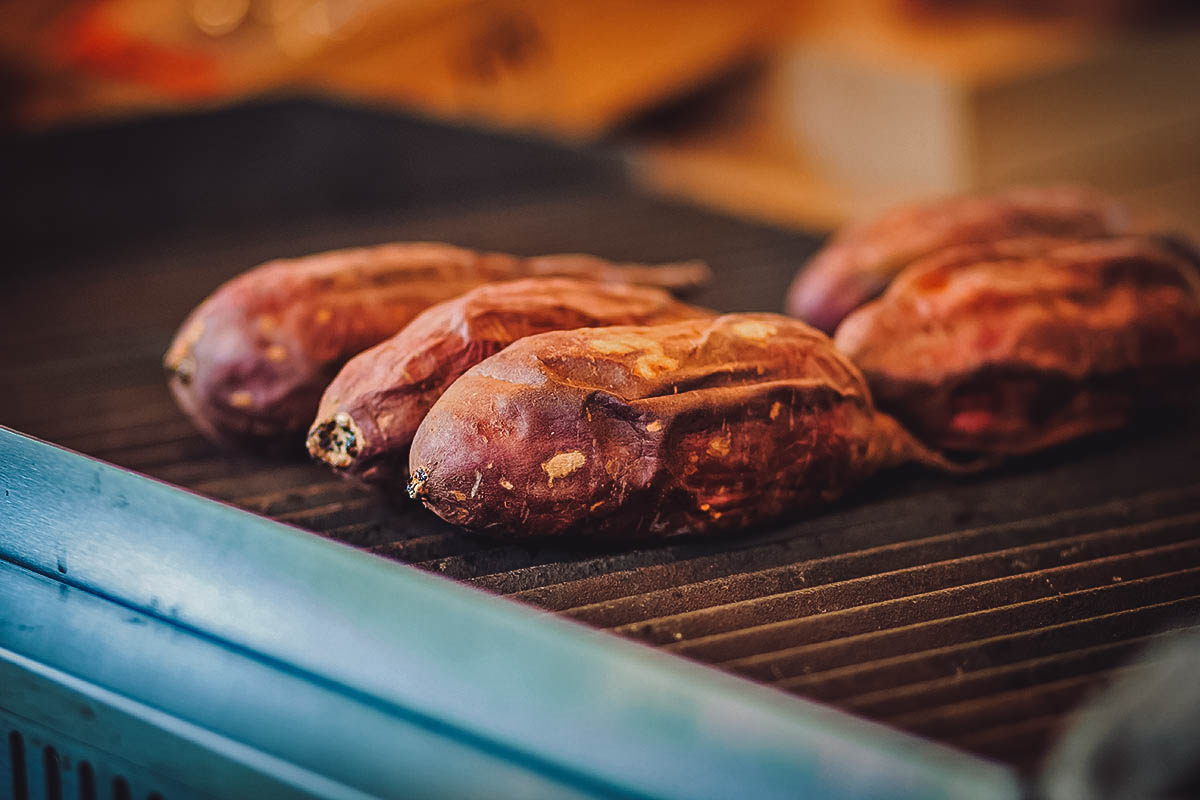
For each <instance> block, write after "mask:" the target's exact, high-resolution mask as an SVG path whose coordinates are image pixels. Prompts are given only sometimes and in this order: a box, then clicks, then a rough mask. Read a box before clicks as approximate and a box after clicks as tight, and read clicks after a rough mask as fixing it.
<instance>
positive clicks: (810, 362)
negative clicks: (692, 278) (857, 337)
mask: <svg viewBox="0 0 1200 800" xmlns="http://www.w3.org/2000/svg"><path fill="white" fill-rule="evenodd" d="M910 444H911V440H910V439H908V437H907V436H906V435H905V434H904V432H903V431H901V430H900V429H899V428H898V427H897V426H896V425H895V423H894V421H892V420H890V419H888V418H886V417H883V416H881V415H877V414H876V413H875V411H874V408H873V406H872V402H871V397H870V394H869V392H868V390H867V387H866V384H865V382H864V381H863V379H862V376H861V375H860V373H859V372H858V370H857V369H856V368H855V367H854V365H853V364H851V363H850V361H849V360H848V359H846V358H845V356H843V355H841V354H840V353H838V352H837V351H836V350H835V349H834V348H833V347H832V344H831V343H830V341H829V339H828V338H827V337H826V336H825V335H824V334H822V333H820V332H819V331H816V330H814V329H812V328H810V327H809V326H808V325H805V324H804V323H802V322H799V321H798V320H793V319H789V318H787V317H783V316H779V315H775V314H728V315H724V316H721V317H716V318H710V319H699V320H689V321H685V322H679V323H673V324H668V325H658V326H652V327H614V328H592V329H583V330H574V331H560V332H554V333H544V334H539V335H537V336H530V337H527V338H525V339H521V340H519V341H517V342H515V343H514V344H512V345H510V346H509V347H507V348H506V349H504V350H502V351H501V352H500V353H498V354H496V355H494V356H492V357H491V358H489V359H487V360H486V361H484V362H482V363H480V364H478V365H477V366H475V367H473V368H472V369H470V370H469V371H468V372H466V373H465V374H464V375H463V376H462V377H461V378H459V379H458V380H457V381H455V383H454V384H453V385H451V386H450V388H449V389H447V390H446V392H445V393H444V394H443V395H442V397H441V398H440V399H439V400H438V401H437V403H435V404H434V406H433V408H432V409H431V410H430V411H429V414H428V415H427V416H426V417H425V420H424V421H423V422H422V423H421V426H420V427H419V428H418V430H417V434H416V437H415V438H414V440H413V445H412V450H411V453H410V457H409V468H410V471H411V474H412V479H411V481H410V483H409V493H410V496H412V497H414V498H419V499H421V500H422V501H423V502H424V503H425V505H427V506H428V507H429V508H431V509H432V510H433V511H434V512H436V513H437V514H438V515H439V516H441V517H443V518H444V519H446V520H448V521H450V522H452V523H455V524H458V525H462V526H465V527H467V528H471V529H474V530H477V531H479V532H481V533H484V534H487V535H491V536H495V537H500V538H508V539H523V538H533V537H556V536H557V537H586V538H601V539H615V540H624V541H636V540H649V539H659V538H664V537H670V536H677V535H682V534H700V533H713V532H722V531H737V530H741V529H743V528H746V527H747V526H752V525H754V524H756V523H760V522H764V521H767V520H771V519H775V518H777V517H781V516H786V515H794V514H798V513H801V512H804V511H805V510H811V509H814V508H818V507H821V506H823V505H825V504H827V503H829V502H830V501H832V500H834V499H835V498H837V497H838V496H840V495H841V494H842V493H843V492H844V491H846V490H847V489H849V488H850V487H852V486H854V485H855V484H856V483H858V482H859V481H861V480H862V479H864V478H865V477H867V476H868V475H870V474H872V473H873V472H875V471H876V470H877V469H879V468H880V467H882V466H885V465H887V464H891V463H896V462H898V461H903V460H907V459H909V458H914V457H919V456H918V455H917V454H915V453H914V451H913V449H912V447H910Z"/></svg>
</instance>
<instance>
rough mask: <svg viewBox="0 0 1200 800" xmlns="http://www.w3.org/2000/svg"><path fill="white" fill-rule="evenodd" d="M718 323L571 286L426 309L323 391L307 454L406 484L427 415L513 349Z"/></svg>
mask: <svg viewBox="0 0 1200 800" xmlns="http://www.w3.org/2000/svg"><path fill="white" fill-rule="evenodd" d="M712 315H713V312H710V311H708V310H707V309H702V308H699V307H696V306H692V305H688V304H686V303H682V302H680V301H678V300H676V299H675V298H673V297H672V296H671V295H670V294H668V293H667V292H664V291H662V290H661V289H655V288H652V287H644V286H632V285H621V284H604V283H597V282H595V281H588V280H580V279H574V278H525V279H521V280H516V281H507V282H503V283H493V284H487V285H484V286H481V287H479V288H477V289H474V290H472V291H470V292H467V293H466V294H464V295H461V296H460V297H457V298H455V299H453V300H447V301H445V302H443V303H439V304H437V305H435V306H433V307H431V308H429V309H428V310H426V311H425V312H423V313H422V314H421V315H420V316H418V317H417V318H416V319H415V320H413V322H412V323H410V324H409V325H407V326H405V328H404V329H403V330H401V331H400V332H399V333H397V334H396V335H395V336H393V337H391V338H390V339H388V340H386V341H384V342H382V343H380V344H379V345H376V346H375V347H372V348H371V349H369V350H366V351H365V352H363V353H360V354H359V355H357V356H355V357H354V358H353V359H351V360H350V362H349V363H347V364H346V366H345V367H344V368H343V369H342V370H341V372H340V373H338V375H337V377H336V378H334V380H333V381H332V383H330V384H329V386H328V388H327V389H326V390H325V393H324V396H323V397H322V399H321V405H320V408H319V409H318V411H317V417H316V420H315V421H314V422H313V424H312V426H311V428H310V429H309V436H308V451H309V453H310V454H311V455H312V456H313V457H314V458H316V459H319V460H321V461H324V462H325V463H327V464H329V466H331V467H333V468H334V469H336V470H338V471H339V472H341V473H342V474H343V475H346V476H348V477H352V478H355V479H358V480H362V481H365V482H368V483H380V484H389V483H391V484H396V483H399V484H401V485H402V484H403V482H404V481H406V480H407V473H408V448H409V445H410V444H411V443H412V437H413V435H414V434H415V433H416V430H417V426H418V425H420V423H421V420H422V419H424V417H425V414H426V413H427V412H428V411H429V409H430V407H431V406H432V405H433V404H434V402H436V401H437V399H438V398H439V397H440V396H441V394H442V392H444V391H445V390H446V388H447V387H448V386H450V384H451V383H453V382H454V381H455V379H457V378H458V377H459V376H460V375H462V374H463V373H464V372H466V371H467V370H468V369H470V368H471V367H473V366H474V365H475V364H478V363H479V362H480V361H483V360H484V359H485V358H487V357H488V356H491V355H493V354H494V353H497V352H499V351H500V350H502V349H504V348H505V347H507V346H508V345H510V344H512V343H513V342H514V341H516V340H518V339H521V338H523V337H525V336H530V335H533V334H537V333H545V332H547V331H555V330H567V329H572V328H585V327H597V326H605V325H630V324H657V323H663V322H674V321H678V320H683V319H690V318H694V317H704V316H712Z"/></svg>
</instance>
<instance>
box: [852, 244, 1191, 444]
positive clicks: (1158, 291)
mask: <svg viewBox="0 0 1200 800" xmlns="http://www.w3.org/2000/svg"><path fill="white" fill-rule="evenodd" d="M835 341H836V343H837V345H838V347H839V348H840V349H841V350H843V351H844V352H845V353H846V354H848V355H849V356H850V357H851V358H852V359H853V360H854V362H855V363H856V364H858V366H859V367H860V368H862V370H863V372H864V373H865V375H866V377H867V381H868V383H870V385H871V389H872V391H873V393H874V395H875V398H876V401H877V402H878V404H879V406H880V408H882V409H884V410H886V411H888V412H889V413H892V414H894V415H895V416H896V417H897V418H899V419H900V420H901V421H902V422H903V423H904V424H906V425H907V426H909V427H910V428H911V429H912V430H913V432H914V433H915V434H916V435H917V436H918V438H920V439H921V440H922V441H924V442H925V443H926V444H928V445H930V446H932V447H936V448H938V449H941V450H956V451H969V452H975V453H992V454H1013V453H1027V452H1031V451H1034V450H1038V449H1040V448H1043V447H1047V446H1050V445H1053V444H1056V443H1059V442H1062V441H1066V440H1068V439H1071V438H1074V437H1077V436H1081V435H1083V434H1087V433H1091V432H1094V431H1101V430H1106V429H1111V428H1117V427H1120V426H1122V425H1124V424H1125V423H1126V422H1127V421H1128V420H1129V419H1130V416H1131V415H1132V414H1133V413H1135V412H1136V411H1137V410H1138V409H1141V408H1146V407H1153V406H1160V405H1165V404H1171V403H1175V402H1179V401H1181V400H1184V399H1186V398H1188V397H1190V396H1191V392H1192V390H1193V389H1194V388H1195V386H1196V385H1197V383H1200V279H1197V274H1196V268H1195V265H1194V264H1193V263H1191V262H1190V261H1189V259H1188V258H1187V257H1186V255H1185V251H1184V250H1182V249H1180V248H1176V247H1171V246H1165V245H1164V243H1163V242H1161V241H1159V240H1156V239H1151V238H1146V237H1120V238H1113V239H1102V240H1094V241H1087V242H1067V241H1062V240H1047V239H1024V240H1014V241H1008V242H994V243H991V244H983V245H968V246H963V247H958V248H952V249H949V250H945V251H943V252H941V253H939V254H938V255H935V256H932V257H930V258H928V259H925V260H923V261H920V262H918V263H916V264H913V265H912V266H910V267H909V268H908V269H907V270H905V271H904V273H903V274H902V275H901V276H900V277H899V278H897V279H896V281H895V282H894V283H893V284H892V285H891V287H890V288H889V289H888V290H887V292H886V293H885V294H884V295H883V296H882V297H881V298H880V299H879V300H877V301H875V302H872V303H869V304H867V305H866V306H863V307H862V308H861V309H859V310H858V311H856V312H854V313H853V314H851V315H850V316H849V317H847V318H846V320H845V321H844V322H843V323H842V325H841V327H840V328H838V332H837V336H836V339H835Z"/></svg>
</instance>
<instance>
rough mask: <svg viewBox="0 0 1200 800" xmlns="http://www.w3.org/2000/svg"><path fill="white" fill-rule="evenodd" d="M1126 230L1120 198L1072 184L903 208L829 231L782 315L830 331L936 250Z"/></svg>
mask: <svg viewBox="0 0 1200 800" xmlns="http://www.w3.org/2000/svg"><path fill="white" fill-rule="evenodd" d="M1127 228H1128V215H1127V213H1126V211H1125V208H1124V207H1123V206H1122V205H1121V204H1120V203H1119V202H1117V201H1116V200H1114V199H1113V198H1111V197H1107V196H1105V195H1103V194H1100V193H1099V192H1095V191H1092V190H1088V189H1083V188H1078V187H1072V186H1053V187H1044V188H1034V187H1027V188H1018V189H1010V190H1008V191H1005V192H1001V193H998V194H993V195H969V196H962V197H952V198H946V199H942V200H936V201H932V202H928V203H921V204H914V205H910V206H903V207H900V208H897V209H894V210H892V211H890V212H888V213H886V214H884V215H882V216H881V217H879V218H877V219H875V220H873V221H871V222H868V223H865V224H862V225H857V226H853V227H850V228H847V229H845V230H844V231H842V232H840V233H838V234H837V235H836V236H834V238H833V240H832V241H831V242H830V243H829V244H827V245H826V246H825V247H823V248H822V249H821V250H820V251H818V252H817V254H816V255H814V256H813V257H812V258H811V259H809V261H808V263H807V264H805V266H804V267H803V268H801V270H800V272H798V273H797V275H796V278H795V280H793V281H792V285H791V287H790V288H789V289H788V298H787V312H788V313H789V314H791V315H792V316H794V317H798V318H799V319H803V320H805V321H806V322H808V323H810V324H812V325H815V326H816V327H818V328H820V329H821V330H824V331H833V330H834V329H835V328H836V327H837V325H838V323H839V322H841V320H842V318H843V317H845V316H846V315H847V314H849V313H850V312H851V311H853V310H854V309H855V308H858V307H859V306H860V305H862V304H863V303H865V302H867V301H868V300H870V299H872V298H874V297H876V296H877V295H878V294H879V293H880V292H881V291H883V290H884V289H885V288H886V287H887V285H888V284H889V283H890V282H891V281H892V279H893V278H895V276H896V275H898V274H899V273H900V271H901V270H903V269H904V268H905V267H906V266H908V265H909V264H911V263H913V262H914V261H917V260H918V259H921V258H923V257H925V256H928V255H932V254H934V253H936V252H937V251H938V250H941V249H943V248H946V247H954V246H957V245H964V244H982V243H986V242H992V241H998V240H1001V239H1013V238H1020V237H1032V236H1052V237H1066V238H1079V239H1087V238H1092V237H1098V236H1109V235H1114V234H1120V233H1124V232H1125V231H1126V230H1127Z"/></svg>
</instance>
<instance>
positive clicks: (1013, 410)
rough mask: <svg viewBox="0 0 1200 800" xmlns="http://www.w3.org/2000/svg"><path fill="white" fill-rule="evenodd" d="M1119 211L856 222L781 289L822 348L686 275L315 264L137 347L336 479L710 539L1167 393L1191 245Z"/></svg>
mask: <svg viewBox="0 0 1200 800" xmlns="http://www.w3.org/2000/svg"><path fill="white" fill-rule="evenodd" d="M1125 216H1126V215H1125V213H1124V211H1123V210H1122V209H1121V208H1120V207H1119V205H1117V204H1116V203H1115V202H1113V201H1112V200H1110V199H1108V198H1105V197H1103V196H1100V195H1098V194H1096V193H1093V192H1086V191H1081V190H1074V189H1062V188H1057V189H1043V190H1018V191H1013V192H1007V193H1004V194H1001V195H996V196H992V197H969V198H958V199H953V200H947V201H940V202H938V203H933V204H929V205H925V206H919V207H912V208H907V209H902V210H899V211H896V212H893V213H891V214H888V215H885V216H884V217H882V218H881V219H879V220H877V221H876V222H875V223H873V224H870V225H866V226H863V227H859V228H855V229H853V230H851V231H848V232H847V233H844V234H842V235H840V236H838V237H836V238H835V239H834V240H833V242H832V243H831V244H830V245H829V246H827V247H826V248H825V249H824V250H823V251H822V252H821V253H818V254H817V256H815V257H814V259H813V260H812V261H811V262H810V264H809V265H808V266H807V267H805V268H803V269H802V270H801V272H800V274H799V275H798V277H797V280H796V282H795V283H794V284H793V289H792V291H791V293H790V296H789V303H788V308H789V311H790V312H792V313H793V314H796V315H799V316H803V317H807V318H808V319H810V320H811V321H812V322H814V323H816V324H818V325H819V326H821V327H824V328H826V329H827V330H828V329H833V328H834V326H835V325H836V324H837V323H839V322H840V325H838V326H837V328H836V333H835V335H834V338H833V339H832V340H831V339H830V338H829V337H827V336H826V335H825V334H823V333H821V332H820V331H819V330H817V329H816V328H813V327H810V326H809V325H808V324H806V323H805V322H802V321H799V320H797V319H793V318H789V317H786V316H782V315H775V314H748V313H742V314H725V315H717V314H716V313H715V312H712V311H709V310H707V309H702V308H698V307H695V306H691V305H688V304H685V303H682V302H680V301H678V300H675V299H674V298H672V297H671V296H670V295H669V294H668V293H666V292H664V291H663V290H662V288H657V287H667V288H673V289H686V288H689V287H691V286H695V285H697V284H699V283H701V282H703V281H704V280H705V279H706V277H707V269H706V267H704V265H703V264H700V263H697V262H688V263H683V264H670V265H661V266H641V265H630V264H612V263H609V262H606V261H603V260H601V259H597V258H593V257H590V256H577V255H569V256H546V257H541V258H532V259H530V258H518V257H514V256H506V255H502V254H492V253H476V252H472V251H468V250H462V249H459V248H454V247H450V246H447V245H433V244H407V245H400V244H398V245H384V246H381V247H376V248H367V249H360V250H351V251H339V252H334V253H325V254H321V255H317V256H310V257H308V258H304V259H297V260H293V261H277V262H272V263H269V264H265V265H263V266H260V267H258V268H256V269H254V270H251V271H249V272H247V273H245V274H243V275H241V276H239V277H238V278H235V279H234V280H232V281H230V282H229V283H227V284H226V285H224V286H223V287H221V288H220V289H218V290H217V292H216V293H214V294H213V295H212V296H211V297H210V298H209V299H208V300H206V301H205V302H204V303H203V304H202V305H201V306H199V307H198V308H197V309H196V311H195V312H193V313H192V315H191V316H190V317H189V318H188V320H187V321H185V323H184V325H183V327H182V328H181V330H180V333H179V334H178V335H177V337H176V339H175V342H174V343H173V344H172V346H171V348H170V350H169V351H168V353H167V356H166V359H165V363H166V366H167V369H168V371H169V372H170V374H171V386H172V390H173V391H174V392H175V395H176V397H177V398H178V400H179V402H180V405H181V406H182V407H183V408H184V410H185V411H186V412H187V413H189V414H190V415H191V416H192V418H193V419H194V420H195V421H196V423H197V424H198V426H199V427H200V428H201V429H202V430H204V431H205V432H206V433H208V434H209V435H210V436H212V437H214V438H217V439H221V440H225V441H235V442H238V443H243V444H247V443H249V444H257V445H264V444H265V445H268V446H274V445H276V444H277V443H278V442H281V441H283V442H298V441H300V440H302V439H304V434H303V431H304V430H305V429H307V430H308V435H307V447H308V450H309V452H310V453H311V454H312V455H313V457H315V458H317V459H320V460H322V461H324V462H326V463H328V464H329V465H330V466H331V467H333V468H334V469H335V470H338V471H339V472H341V473H343V474H345V475H346V476H348V477H352V478H354V479H357V480H360V481H364V482H368V483H374V484H377V485H379V486H381V487H383V489H384V491H386V492H388V493H390V494H392V495H393V496H397V497H399V496H402V495H403V494H404V493H405V492H407V494H408V495H409V496H410V497H412V498H414V499H419V500H421V501H422V502H423V503H424V504H425V505H426V506H428V507H429V508H431V509H432V510H433V511H435V512H436V513H437V514H439V515H440V516H442V517H444V518H445V519H447V520H449V521H451V522H454V523H457V524H460V525H463V526H466V527H468V528H471V529H474V530H479V531H481V532H485V533H488V534H491V535H494V536H500V537H526V536H564V535H569V536H579V537H605V538H613V539H647V538H655V537H666V536H674V535H680V534H689V533H705V532H715V531H733V530H739V529H742V528H745V527H747V526H750V525H753V524H756V523H759V522H762V521H765V520H769V519H774V518H779V517H783V516H787V515H793V514H797V513H800V512H803V511H805V510H812V509H814V508H819V507H820V506H822V505H824V504H827V503H829V502H830V501H832V500H833V499H834V498H836V497H838V496H840V495H841V494H843V493H844V492H845V491H847V490H848V489H850V488H851V487H853V486H854V485H855V484H856V483H858V482H860V481H862V480H863V479H865V478H866V477H868V476H869V475H871V474H873V473H874V472H875V471H877V470H879V469H881V468H884V467H887V466H889V465H893V464H897V463H901V462H904V461H918V462H921V463H924V464H927V465H930V466H932V467H934V468H938V469H944V470H952V471H962V470H968V469H975V468H979V467H981V466H985V465H987V464H990V463H994V462H995V461H997V460H998V459H1000V458H1003V457H1005V456H1008V455H1010V454H1016V453H1027V452H1031V451H1033V450H1037V449H1040V448H1043V447H1047V446H1050V445H1053V444H1056V443H1059V442H1062V441H1065V440H1067V439H1070V438H1073V437H1076V436H1080V435H1083V434H1087V433H1091V432H1094V431H1099V430H1105V429H1111V428H1115V427H1119V426H1122V425H1124V424H1126V423H1127V422H1128V421H1129V420H1130V419H1132V418H1133V416H1134V415H1135V414H1137V413H1139V412H1141V411H1143V410H1145V409H1146V408H1153V407H1156V406H1161V405H1164V404H1178V403H1179V402H1181V401H1184V400H1186V398H1189V397H1190V396H1191V391H1192V390H1193V389H1194V388H1195V387H1196V385H1197V384H1198V383H1200V278H1198V277H1197V258H1196V256H1195V255H1194V254H1193V253H1192V252H1191V251H1190V250H1188V249H1187V248H1186V247H1184V246H1182V245H1180V244H1179V243H1178V242H1175V241H1173V240H1169V239H1166V238H1161V237H1152V236H1134V235H1130V234H1128V233H1127V231H1126V223H1125ZM876 295H878V296H877V297H876ZM847 313H848V314H849V316H846V318H845V319H844V320H842V317H843V316H845V315H846V314H847ZM877 403H878V407H877V405H876V404H877ZM314 417H315V419H314Z"/></svg>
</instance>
